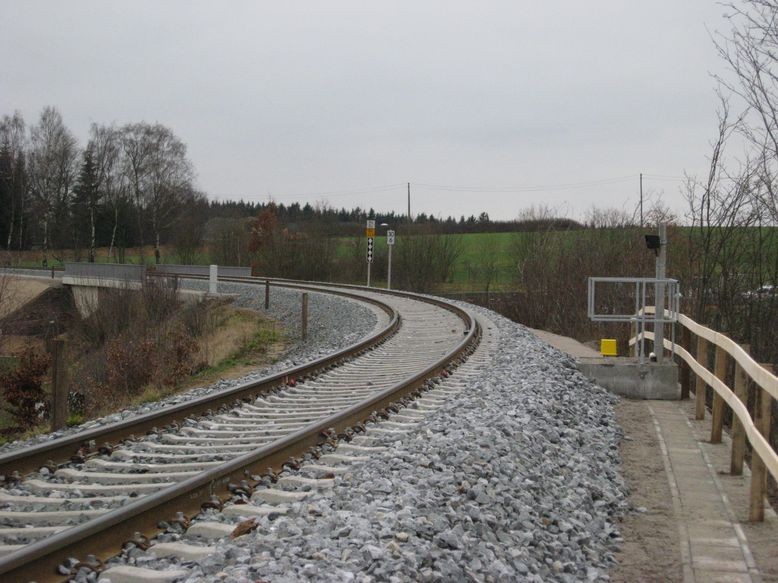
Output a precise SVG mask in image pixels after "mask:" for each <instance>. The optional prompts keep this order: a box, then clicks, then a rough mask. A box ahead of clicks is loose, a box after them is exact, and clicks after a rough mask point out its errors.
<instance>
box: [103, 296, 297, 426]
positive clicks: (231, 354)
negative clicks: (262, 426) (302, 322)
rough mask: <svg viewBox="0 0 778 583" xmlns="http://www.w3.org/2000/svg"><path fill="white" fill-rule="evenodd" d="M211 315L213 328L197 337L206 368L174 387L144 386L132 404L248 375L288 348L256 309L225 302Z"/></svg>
mask: <svg viewBox="0 0 778 583" xmlns="http://www.w3.org/2000/svg"><path fill="white" fill-rule="evenodd" d="M211 316H212V318H213V320H212V322H211V325H210V326H209V328H211V331H210V332H208V333H207V334H204V335H203V337H202V338H200V339H199V340H198V345H199V349H198V354H197V358H198V359H199V360H200V362H202V363H203V365H204V368H203V370H201V371H200V372H199V373H198V374H196V375H193V376H192V377H190V378H188V379H185V380H183V381H182V382H180V383H178V384H177V385H176V386H175V387H162V386H159V385H157V384H151V385H148V386H145V387H144V388H143V390H142V391H141V393H140V394H139V395H137V396H136V397H135V398H133V399H132V404H134V405H137V404H141V403H149V402H154V401H159V400H160V399H164V398H165V397H169V396H170V395H173V394H176V393H180V392H183V391H186V390H188V389H191V388H195V387H200V386H203V385H208V384H211V383H213V382H216V381H218V380H221V379H235V378H239V377H242V376H245V375H246V374H249V373H251V372H253V371H255V370H256V369H258V368H261V367H263V366H267V365H269V364H272V363H273V362H274V361H275V359H276V358H277V357H278V355H280V354H281V353H282V352H283V350H284V348H285V342H284V340H283V338H282V335H281V334H280V331H279V329H278V325H277V324H276V323H275V322H273V321H270V320H267V319H266V318H263V317H262V316H261V315H260V314H258V313H257V312H254V311H252V310H246V309H240V308H233V307H231V306H229V305H223V306H219V307H218V308H217V309H215V310H213V314H212V315H211ZM258 339H259V341H258ZM105 413H108V412H107V411H106V412H105Z"/></svg>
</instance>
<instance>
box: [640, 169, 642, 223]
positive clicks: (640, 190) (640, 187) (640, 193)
mask: <svg viewBox="0 0 778 583" xmlns="http://www.w3.org/2000/svg"><path fill="white" fill-rule="evenodd" d="M640 226H641V227H642V226H643V173H642V172H641V173H640Z"/></svg>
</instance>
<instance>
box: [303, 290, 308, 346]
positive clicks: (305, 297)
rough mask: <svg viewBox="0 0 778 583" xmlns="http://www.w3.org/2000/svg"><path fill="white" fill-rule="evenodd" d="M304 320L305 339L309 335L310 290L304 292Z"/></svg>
mask: <svg viewBox="0 0 778 583" xmlns="http://www.w3.org/2000/svg"><path fill="white" fill-rule="evenodd" d="M302 316H303V321H302V331H303V340H305V339H306V338H307V337H308V292H303V315H302Z"/></svg>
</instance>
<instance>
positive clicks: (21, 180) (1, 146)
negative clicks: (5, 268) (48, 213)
mask: <svg viewBox="0 0 778 583" xmlns="http://www.w3.org/2000/svg"><path fill="white" fill-rule="evenodd" d="M26 148H27V126H26V125H25V123H24V118H23V117H22V114H21V112H18V111H16V112H14V114H13V115H12V116H9V115H4V116H3V119H2V120H0V152H1V153H2V168H0V180H2V181H3V186H4V187H5V188H4V189H5V191H6V193H7V198H6V200H5V201H3V202H4V204H6V205H7V210H6V212H7V213H8V214H7V217H6V218H7V221H8V223H7V224H8V227H7V233H6V249H8V250H10V249H11V245H12V243H13V239H14V234H15V233H14V229H15V228H16V226H17V225H18V237H19V248H20V249H21V246H22V243H23V237H24V231H23V229H24V203H25V199H26V195H27V176H26V169H25V159H24V157H25V151H26Z"/></svg>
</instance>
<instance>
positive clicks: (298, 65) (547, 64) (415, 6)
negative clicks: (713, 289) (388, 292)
mask: <svg viewBox="0 0 778 583" xmlns="http://www.w3.org/2000/svg"><path fill="white" fill-rule="evenodd" d="M723 13H724V9H723V8H722V7H721V6H720V5H718V4H717V3H715V2H712V1H711V0H683V1H682V2H678V1H677V0H653V1H652V2H637V1H633V0H613V1H600V0H591V1H588V2H580V1H572V0H570V1H562V0H560V1H556V2H516V1H515V0H511V1H488V2H474V1H472V2H461V1H452V0H445V1H435V2H432V1H424V0H415V1H413V2H410V1H397V0H393V1H391V2H389V1H385V2H368V1H365V0H352V1H332V0H331V1H328V2H278V1H276V2H259V1H247V2H235V1H231V2H194V1H191V0H185V1H171V0H166V1H164V2H161V1H158V0H155V1H145V2H144V1H137V0H136V1H133V2H105V1H102V0H101V1H93V2H83V1H73V0H71V1H68V2H62V1H59V0H51V1H34V0H25V1H20V2H14V1H11V0H4V2H3V7H2V19H0V114H4V113H12V112H13V111H14V110H16V109H18V110H20V111H21V112H22V113H23V114H24V116H25V118H26V120H27V121H28V122H29V123H33V122H35V121H36V119H37V117H38V115H39V113H40V110H41V109H42V108H43V107H44V106H45V105H54V106H56V107H58V108H59V109H60V111H61V112H62V114H63V116H64V118H65V122H66V123H67V124H68V126H69V127H70V128H71V129H72V130H73V131H74V132H75V134H76V135H77V136H78V138H79V139H80V140H81V141H82V143H83V141H84V140H85V138H86V135H87V131H88V128H89V125H90V124H91V123H92V122H98V123H111V122H115V123H117V124H123V123H127V122H132V121H140V120H145V121H149V122H156V121H158V122H160V123H163V124H165V125H167V126H169V127H171V128H172V129H173V130H174V131H175V133H176V134H177V135H178V136H179V137H181V139H182V140H183V141H184V142H185V143H186V144H187V145H188V147H189V156H190V158H191V160H192V162H193V163H194V166H195V168H196V170H197V176H198V178H197V180H198V186H199V187H200V188H201V189H203V190H204V191H206V192H208V193H209V195H210V196H212V197H217V198H219V199H225V198H246V199H260V200H266V199H267V198H268V196H269V195H270V196H272V197H273V198H274V199H275V200H277V201H279V202H293V201H300V202H306V201H308V202H311V203H313V202H315V201H321V200H326V201H328V202H329V203H330V204H332V205H334V206H337V207H340V206H347V207H351V206H354V205H360V206H362V207H365V208H367V207H375V208H376V209H381V210H395V211H398V212H401V211H403V210H404V209H405V205H406V202H405V201H406V198H405V197H406V193H405V183H406V182H411V183H412V186H411V188H412V207H413V208H412V211H413V212H414V213H416V212H421V211H424V212H427V213H432V214H436V215H443V216H446V215H449V214H452V215H455V216H459V215H461V214H465V215H469V214H471V213H472V214H478V213H480V212H481V211H486V212H488V213H489V214H490V215H491V216H492V218H501V219H510V218H514V217H516V216H517V215H518V213H519V212H520V211H521V209H523V208H526V207H528V206H530V205H532V204H539V203H540V204H546V205H549V206H550V207H552V208H553V209H555V210H557V211H558V212H560V213H563V214H567V215H569V216H581V214H582V213H583V212H584V211H585V210H586V209H587V208H589V207H591V206H592V205H598V206H609V207H618V208H624V209H626V210H630V211H631V210H632V209H633V208H634V207H635V205H636V204H637V200H638V174H639V173H640V172H644V173H646V174H648V175H652V176H661V177H678V176H681V175H682V174H683V173H684V172H690V173H693V174H694V173H696V174H703V173H704V172H705V165H706V157H707V155H708V153H709V150H710V147H709V141H710V139H711V138H712V137H713V135H714V133H715V123H716V118H715V107H716V99H715V94H714V82H713V80H712V79H711V77H710V74H711V73H712V72H719V71H721V70H722V69H723V65H722V64H721V62H720V61H719V59H718V58H717V56H716V52H715V49H714V47H713V45H712V42H711V38H710V33H711V32H712V31H715V30H722V31H726V30H727V28H728V27H727V24H726V21H725V20H724V19H723V18H722V15H723ZM593 183H595V184H593ZM430 185H432V186H430ZM441 186H443V187H447V188H444V189H442V188H440V187H441ZM562 186H564V187H562ZM679 186H680V184H679V182H678V181H673V180H668V179H658V178H647V179H646V180H645V184H644V189H645V190H646V191H653V192H660V191H663V192H664V198H665V201H666V202H667V203H668V204H670V205H671V206H672V207H674V208H675V209H678V210H679V211H681V212H682V211H683V209H684V203H683V199H682V197H681V195H680V194H679ZM383 187H387V188H383ZM449 187H451V188H449ZM462 187H465V188H468V190H467V191H463V190H461V189H462ZM526 187H540V188H538V189H533V190H527V188H526ZM355 191H358V192H355ZM322 193H327V194H322Z"/></svg>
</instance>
